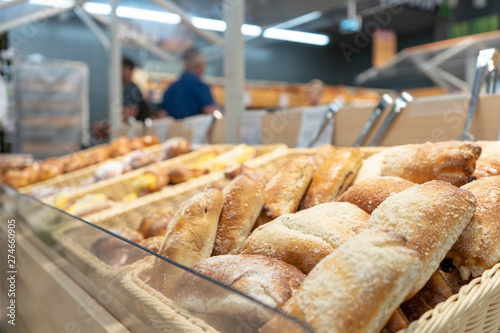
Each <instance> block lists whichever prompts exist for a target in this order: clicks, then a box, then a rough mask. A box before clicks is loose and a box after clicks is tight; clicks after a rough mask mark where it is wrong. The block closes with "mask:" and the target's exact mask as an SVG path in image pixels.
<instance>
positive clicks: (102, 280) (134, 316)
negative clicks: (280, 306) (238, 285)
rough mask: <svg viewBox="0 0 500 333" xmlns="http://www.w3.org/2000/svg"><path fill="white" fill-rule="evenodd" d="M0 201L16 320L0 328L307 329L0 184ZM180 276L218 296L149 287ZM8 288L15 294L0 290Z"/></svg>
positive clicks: (0, 235) (8, 298)
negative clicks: (202, 298)
mask: <svg viewBox="0 0 500 333" xmlns="http://www.w3.org/2000/svg"><path fill="white" fill-rule="evenodd" d="M0 206H1V207H0V215H1V217H2V220H3V221H9V222H8V223H2V224H1V226H0V239H1V240H2V241H1V244H2V250H1V251H0V253H1V254H2V265H0V267H2V273H1V275H2V278H1V285H2V288H1V290H2V294H1V300H2V304H3V305H5V304H11V303H12V302H13V303H14V304H15V309H14V310H12V311H11V312H12V314H13V318H15V321H14V322H15V324H16V326H13V325H11V324H9V323H8V322H7V321H6V319H5V317H4V318H2V323H3V326H4V328H5V330H6V331H7V332H59V331H63V330H69V331H75V330H80V331H82V332H236V331H242V332H256V331H257V329H258V327H260V326H261V325H262V321H263V320H267V319H269V318H271V317H273V316H279V317H282V318H283V320H285V321H286V322H287V323H288V325H291V326H290V327H293V328H294V331H295V332H312V331H310V330H309V329H308V328H307V327H306V326H305V325H304V324H301V323H300V322H299V321H297V320H296V319H294V318H292V317H290V316H287V315H286V314H284V313H281V312H279V311H278V310H276V309H273V308H270V307H269V306H266V305H264V304H262V303H259V302H258V301H256V300H253V299H251V298H250V297H248V296H246V295H244V294H242V293H241V292H238V291H236V290H234V289H230V288H228V287H226V286H225V285H222V284H221V283H219V282H217V281H214V280H210V279H208V278H206V277H204V276H202V275H200V274H199V273H196V272H194V271H191V270H189V269H187V268H185V267H183V266H180V265H178V264H176V263H174V262H172V261H169V260H168V259H166V258H164V257H160V256H158V255H157V254H156V253H154V252H153V251H151V250H148V249H147V248H145V247H142V246H138V245H136V244H135V243H133V242H131V241H129V240H127V239H125V238H122V237H120V236H118V235H115V234H111V233H110V232H109V231H107V230H105V229H102V228H100V227H97V226H95V225H92V224H90V223H87V222H85V221H83V220H79V219H77V218H75V217H72V216H70V215H68V214H66V213H64V212H62V211H60V210H57V209H55V208H53V207H50V206H47V205H45V204H43V203H41V202H40V201H38V200H36V199H34V198H32V197H30V196H27V195H23V194H19V193H18V192H17V191H15V190H13V189H12V188H9V187H7V186H4V185H3V184H2V185H0ZM13 221H15V222H13ZM9 230H14V231H9ZM9 234H14V235H15V236H8V235H9ZM9 239H14V241H8V240H9ZM7 244H14V246H11V247H10V249H11V250H12V251H10V252H6V250H7V249H9V247H8V246H7ZM11 253H13V254H11ZM8 255H10V257H8ZM12 259H14V261H8V260H12ZM10 265H12V266H10ZM181 275H182V277H183V279H190V280H191V281H196V282H195V283H196V284H197V285H198V286H200V288H198V292H202V293H204V292H206V293H208V292H209V293H210V295H216V296H217V299H218V300H219V301H218V302H216V301H215V302H202V303H198V302H196V300H197V298H196V297H195V296H193V297H194V298H192V297H191V296H190V295H192V294H191V292H192V291H191V290H189V288H188V289H186V288H183V287H182V286H177V287H176V291H175V294H170V297H166V296H165V295H164V294H162V293H160V292H158V291H157V290H156V289H155V288H153V287H151V285H152V283H151V279H153V277H155V276H156V277H162V281H163V283H164V286H166V288H167V289H170V287H174V286H175V280H174V277H178V276H181ZM10 276H12V277H13V278H12V280H7V277H10ZM9 288H10V289H11V290H12V291H14V294H10V293H7V292H4V291H9ZM181 294H182V295H184V298H179V295H181ZM12 300H14V301H12ZM226 301H229V302H230V303H228V302H226ZM9 320H11V319H9Z"/></svg>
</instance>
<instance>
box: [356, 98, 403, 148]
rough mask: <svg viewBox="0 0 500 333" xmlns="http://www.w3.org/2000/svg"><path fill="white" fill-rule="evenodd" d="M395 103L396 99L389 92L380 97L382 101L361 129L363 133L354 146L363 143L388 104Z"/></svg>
mask: <svg viewBox="0 0 500 333" xmlns="http://www.w3.org/2000/svg"><path fill="white" fill-rule="evenodd" d="M392 103H394V100H393V99H392V97H391V96H390V95H389V94H383V95H382V98H381V99H380V103H378V105H377V106H376V107H375V109H374V110H373V112H372V113H371V115H370V118H368V120H367V121H366V123H365V126H364V127H363V129H362V130H361V133H360V134H359V137H358V139H357V140H356V142H355V143H354V147H359V146H360V145H361V143H363V141H364V140H365V137H366V135H367V134H368V132H370V129H371V128H372V127H373V124H374V123H375V121H376V120H377V119H378V118H379V117H380V115H381V114H382V111H384V109H385V108H386V106H387V105H390V104H392Z"/></svg>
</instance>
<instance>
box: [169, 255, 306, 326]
mask: <svg viewBox="0 0 500 333" xmlns="http://www.w3.org/2000/svg"><path fill="white" fill-rule="evenodd" d="M192 269H193V270H195V271H197V272H199V273H201V274H203V275H205V276H208V277H209V278H211V279H214V280H217V281H219V282H221V283H223V284H225V285H227V286H230V287H232V288H234V289H237V290H239V291H241V292H243V293H244V294H246V295H248V296H250V297H252V298H254V299H256V300H258V301H261V302H262V303H264V304H266V305H268V306H270V307H273V308H281V307H282V305H283V304H284V303H285V302H286V301H287V300H288V299H289V298H290V297H291V296H292V295H293V294H294V293H295V291H296V290H297V289H298V288H299V287H300V285H301V284H302V282H303V281H304V279H305V275H304V274H303V273H302V272H301V271H299V270H298V269H296V268H295V267H293V266H291V265H288V264H286V263H284V262H282V261H280V260H277V259H274V258H268V257H264V256H257V255H221V256H216V257H211V258H208V259H203V260H202V261H200V262H199V263H197V264H195V265H194V266H193V267H192ZM174 294H175V298H174V299H175V301H176V303H178V304H179V305H181V306H182V307H184V308H186V309H188V310H192V311H196V312H210V313H212V314H222V315H226V316H233V317H244V318H247V317H248V316H249V312H254V311H255V312H256V313H255V314H253V316H252V317H254V318H255V317H257V318H258V319H260V321H262V322H264V321H265V320H267V319H269V315H268V313H269V312H268V311H259V310H261V309H259V308H257V307H252V304H251V303H250V302H246V299H244V298H243V297H241V296H239V295H235V296H233V295H228V294H226V293H221V290H220V288H214V287H213V284H212V283H211V282H209V281H207V280H206V279H203V278H200V277H198V276H196V275H194V274H191V273H188V272H185V273H183V275H182V276H181V277H180V278H179V280H178V282H177V284H176V286H175V292H174Z"/></svg>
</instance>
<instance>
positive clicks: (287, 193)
mask: <svg viewBox="0 0 500 333" xmlns="http://www.w3.org/2000/svg"><path fill="white" fill-rule="evenodd" d="M313 172H314V165H313V162H312V159H311V158H310V157H309V156H304V155H300V156H296V157H294V158H292V159H290V160H289V161H288V162H286V163H285V164H284V165H283V166H282V167H281V168H280V170H279V171H278V172H277V173H276V175H274V177H273V178H272V179H271V181H270V182H269V183H268V184H267V186H266V194H265V197H264V206H263V207H262V212H261V213H260V216H259V218H258V219H257V222H256V223H255V227H258V226H261V225H263V224H265V223H267V222H269V221H272V220H274V219H275V218H277V217H278V216H281V215H283V214H291V213H295V212H296V211H297V208H298V207H299V203H300V200H301V199H302V196H303V195H304V193H305V192H306V190H307V186H309V183H310V181H311V177H312V175H313Z"/></svg>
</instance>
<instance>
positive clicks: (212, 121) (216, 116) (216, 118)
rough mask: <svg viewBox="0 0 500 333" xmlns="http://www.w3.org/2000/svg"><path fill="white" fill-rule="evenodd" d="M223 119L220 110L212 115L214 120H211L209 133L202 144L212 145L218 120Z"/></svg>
mask: <svg viewBox="0 0 500 333" xmlns="http://www.w3.org/2000/svg"><path fill="white" fill-rule="evenodd" d="M222 118H223V115H222V112H220V111H219V110H215V111H214V113H212V119H211V120H210V125H209V127H208V130H207V133H206V134H205V137H204V138H203V141H202V143H207V144H210V137H211V136H212V132H213V130H214V127H215V123H216V122H217V120H220V119H222Z"/></svg>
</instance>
